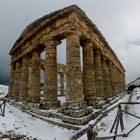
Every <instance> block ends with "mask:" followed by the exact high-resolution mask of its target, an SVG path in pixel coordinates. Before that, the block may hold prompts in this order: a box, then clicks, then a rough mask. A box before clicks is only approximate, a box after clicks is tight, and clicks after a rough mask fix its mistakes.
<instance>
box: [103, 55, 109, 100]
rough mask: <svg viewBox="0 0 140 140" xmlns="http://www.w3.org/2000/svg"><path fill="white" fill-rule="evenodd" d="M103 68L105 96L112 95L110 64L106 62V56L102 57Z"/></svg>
mask: <svg viewBox="0 0 140 140" xmlns="http://www.w3.org/2000/svg"><path fill="white" fill-rule="evenodd" d="M102 70H103V86H104V97H105V98H107V97H110V95H111V88H110V79H109V71H108V66H107V64H106V58H105V57H104V56H103V57H102Z"/></svg>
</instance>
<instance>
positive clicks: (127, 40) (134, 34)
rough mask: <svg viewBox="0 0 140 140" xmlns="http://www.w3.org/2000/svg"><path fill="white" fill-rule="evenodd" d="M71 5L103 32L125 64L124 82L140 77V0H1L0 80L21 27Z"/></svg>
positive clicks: (4, 73) (6, 74)
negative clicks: (77, 7)
mask: <svg viewBox="0 0 140 140" xmlns="http://www.w3.org/2000/svg"><path fill="white" fill-rule="evenodd" d="M71 4H76V5H78V6H79V7H80V8H81V9H82V10H83V11H84V12H85V13H86V15H87V16H88V17H89V18H90V19H91V20H92V22H93V23H95V24H96V26H97V27H98V29H99V30H100V31H101V32H102V34H103V36H104V37H105V38H106V40H107V41H108V43H109V44H110V46H111V47H112V49H113V50H114V52H115V53H116V54H117V56H118V57H119V59H120V61H121V63H122V64H123V66H124V67H125V70H126V81H127V83H128V82H130V81H132V80H134V79H136V78H137V77H139V76H140V63H139V61H140V0H0V82H1V81H3V79H5V78H6V77H7V76H8V73H9V63H10V61H9V60H10V57H9V56H8V53H9V50H10V49H11V47H12V45H13V44H14V42H15V41H16V40H17V39H18V37H19V35H20V34H21V32H22V31H23V30H24V28H25V27H26V26H27V25H28V24H30V23H31V22H32V21H34V20H36V19H37V18H40V17H42V16H43V15H45V14H48V13H50V12H53V11H55V10H58V9H61V8H64V7H66V6H69V5H71ZM61 55H62V54H61ZM60 60H62V58H60Z"/></svg>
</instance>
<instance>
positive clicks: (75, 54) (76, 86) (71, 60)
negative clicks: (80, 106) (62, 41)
mask: <svg viewBox="0 0 140 140" xmlns="http://www.w3.org/2000/svg"><path fill="white" fill-rule="evenodd" d="M66 44H67V48H66V54H67V55H66V56H67V58H66V59H67V62H66V63H67V74H66V76H67V83H66V84H67V86H66V87H67V89H66V90H67V95H66V101H67V102H69V103H70V102H81V101H83V83H82V72H81V62H80V38H79V34H78V33H76V32H70V33H68V34H67V35H66Z"/></svg>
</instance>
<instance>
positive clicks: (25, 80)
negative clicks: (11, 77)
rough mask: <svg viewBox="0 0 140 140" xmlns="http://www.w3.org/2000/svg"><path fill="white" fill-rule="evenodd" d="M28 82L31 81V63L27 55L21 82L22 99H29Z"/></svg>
mask: <svg viewBox="0 0 140 140" xmlns="http://www.w3.org/2000/svg"><path fill="white" fill-rule="evenodd" d="M28 83H29V64H28V59H27V58H26V57H25V58H23V61H22V67H21V83H20V99H22V100H25V99H28Z"/></svg>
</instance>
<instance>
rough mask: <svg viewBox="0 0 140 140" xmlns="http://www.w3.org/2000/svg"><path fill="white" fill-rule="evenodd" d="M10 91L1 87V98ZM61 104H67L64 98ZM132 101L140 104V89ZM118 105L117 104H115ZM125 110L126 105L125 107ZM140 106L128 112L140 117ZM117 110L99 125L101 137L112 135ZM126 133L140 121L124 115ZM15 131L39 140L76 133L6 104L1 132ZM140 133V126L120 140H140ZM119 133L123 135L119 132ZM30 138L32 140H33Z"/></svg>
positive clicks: (0, 121)
mask: <svg viewBox="0 0 140 140" xmlns="http://www.w3.org/2000/svg"><path fill="white" fill-rule="evenodd" d="M7 91H8V87H5V86H1V85H0V97H2V96H3V95H5V94H6V93H7ZM129 97H130V95H128V94H127V95H125V96H124V97H123V98H122V99H120V100H119V102H127V101H128V100H129ZM59 98H60V97H59ZM59 100H61V102H65V98H64V97H63V98H62V99H59ZM131 101H135V102H140V89H139V88H136V89H135V90H134V91H133V96H132V98H131ZM115 104H116V103H115ZM123 107H124V108H125V105H123ZM139 108H140V105H128V106H127V110H128V112H130V113H133V114H135V115H137V116H140V109H139ZM116 113H117V108H116V109H114V110H113V111H111V112H110V113H109V114H108V115H107V116H106V117H105V118H104V119H103V120H102V121H101V122H100V123H98V124H97V126H96V127H95V130H96V131H97V132H98V134H99V136H108V135H111V134H110V133H109V132H110V129H111V127H112V124H113V122H114V119H115V117H116ZM123 120H124V126H125V132H128V131H129V130H130V129H132V128H133V127H134V126H135V125H137V124H138V123H139V122H140V120H139V119H137V118H134V117H132V116H130V115H126V114H124V115H123ZM11 130H12V131H14V132H15V133H17V134H23V135H27V136H28V137H29V136H31V137H32V138H37V139H38V140H55V139H56V140H68V139H69V138H70V137H71V136H72V135H73V134H74V133H75V131H74V130H67V129H64V128H61V127H58V126H54V125H52V124H49V123H47V122H45V121H42V120H40V119H37V118H35V117H32V116H31V115H29V114H27V113H24V112H22V111H21V110H19V109H17V108H15V107H13V106H11V105H9V104H8V103H7V104H6V112H5V117H2V116H0V132H2V133H5V132H7V131H11ZM139 132H140V126H139V127H138V128H136V129H135V130H134V131H133V132H132V133H130V135H129V137H127V138H118V139H119V140H138V139H139V138H138V137H139V136H140V135H139ZM118 133H121V131H120V130H119V132H118ZM31 137H30V138H31ZM86 139H87V136H86V134H85V135H84V136H82V137H81V138H80V139H79V140H86Z"/></svg>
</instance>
